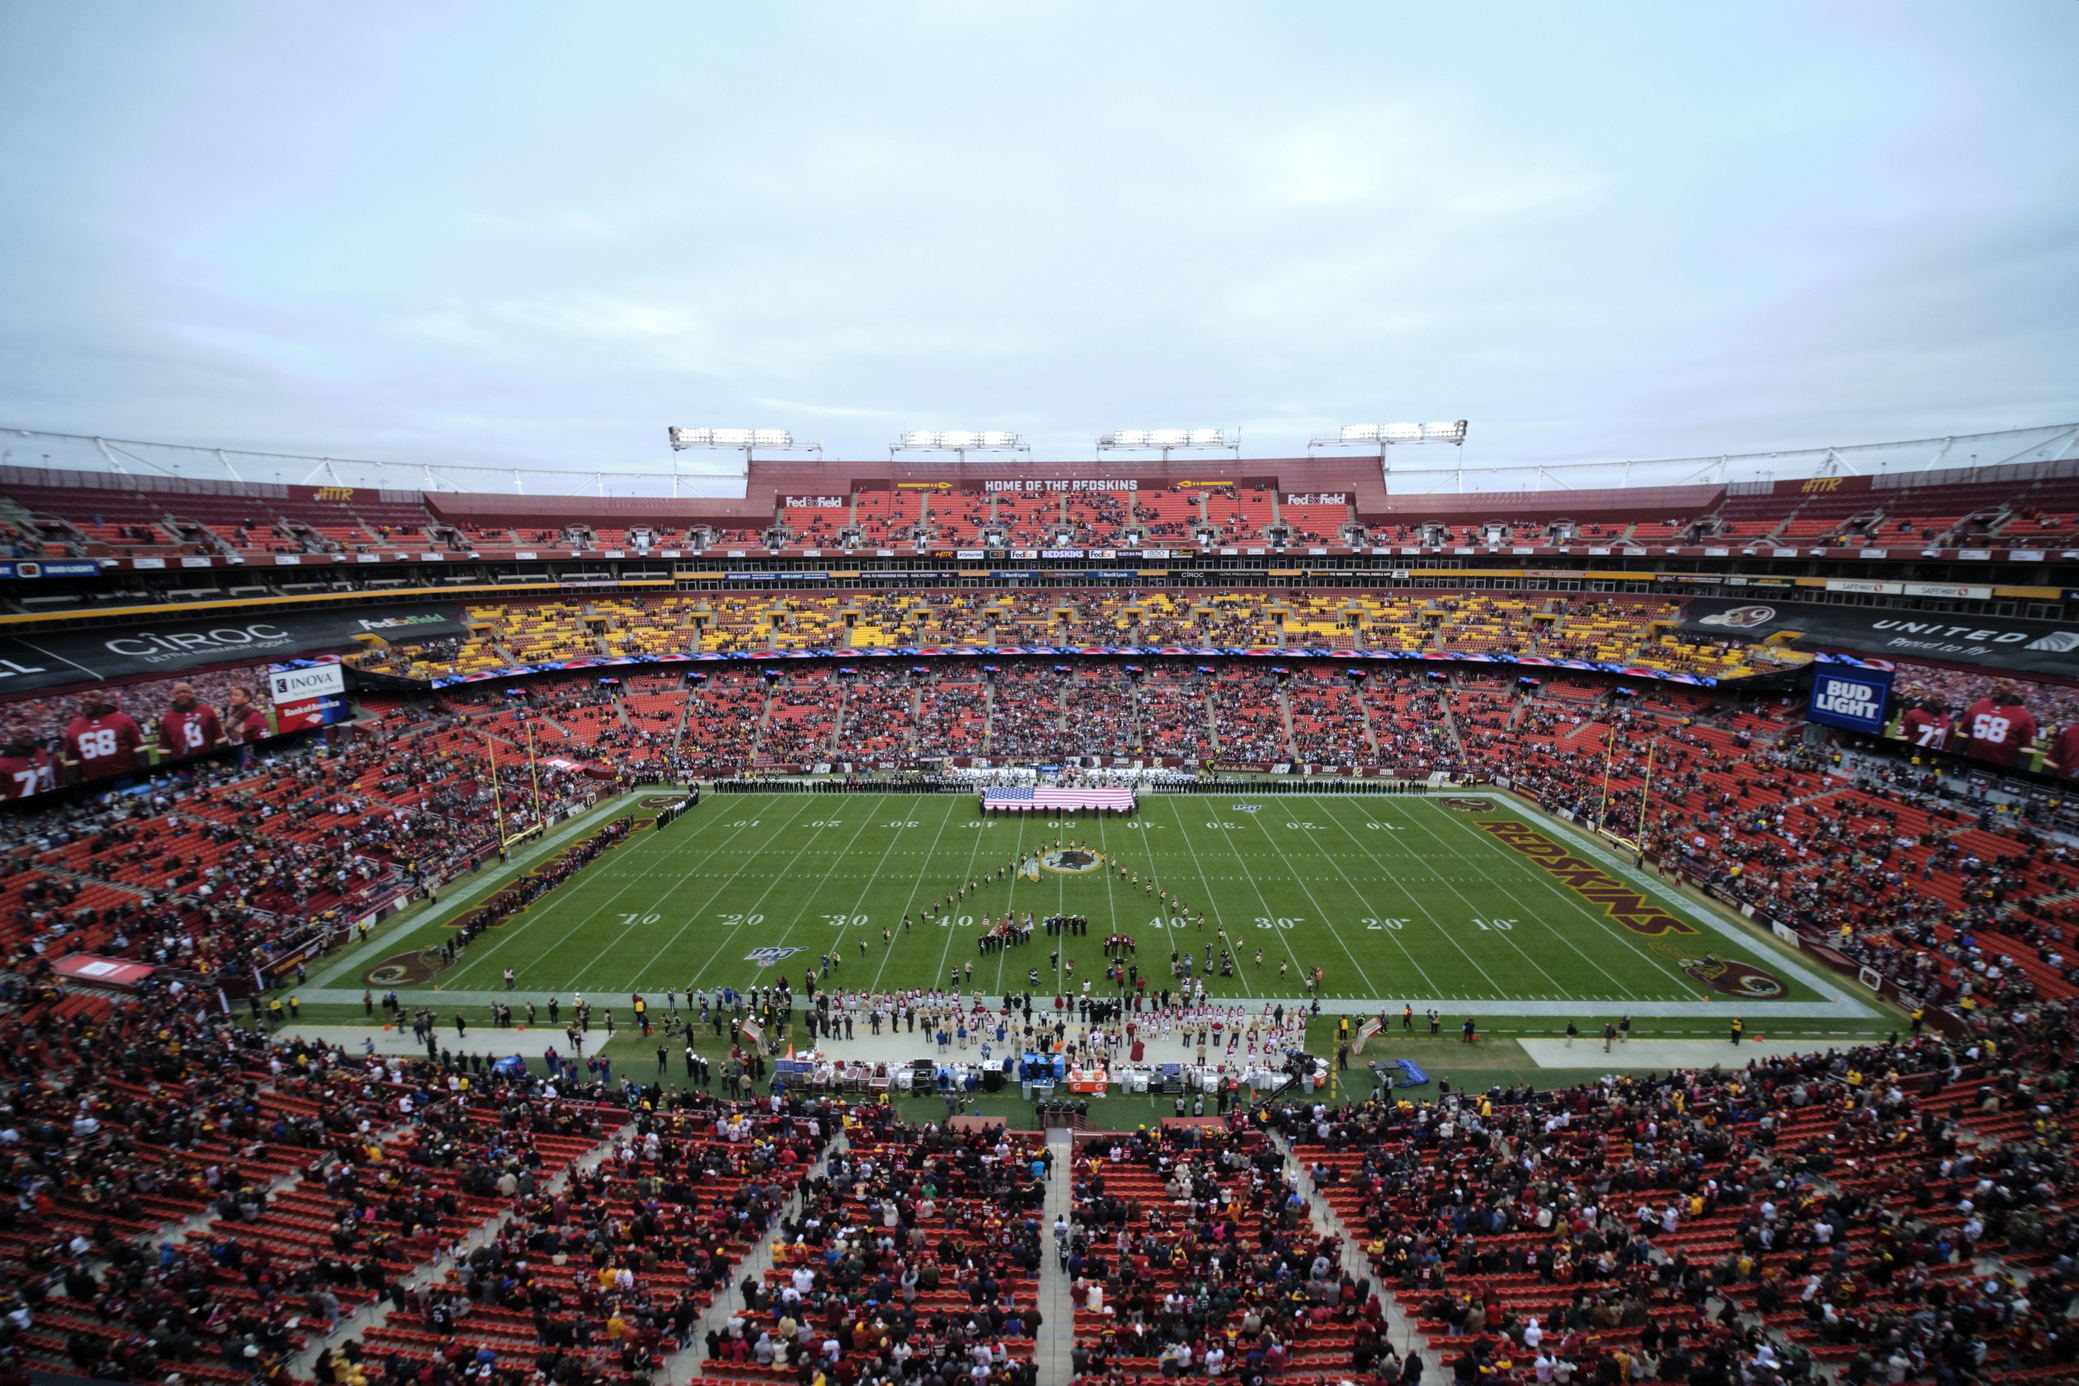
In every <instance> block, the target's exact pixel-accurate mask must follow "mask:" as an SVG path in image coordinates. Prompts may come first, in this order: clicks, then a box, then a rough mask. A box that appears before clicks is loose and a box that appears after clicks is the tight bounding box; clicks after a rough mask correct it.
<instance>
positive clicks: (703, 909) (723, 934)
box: [686, 794, 822, 989]
mask: <svg viewBox="0 0 2079 1386" xmlns="http://www.w3.org/2000/svg"><path fill="white" fill-rule="evenodd" d="M810 802H811V796H809V795H806V794H804V795H802V796H801V804H802V807H800V808H798V809H796V810H795V811H794V817H793V818H790V819H788V820H787V823H786V825H785V826H786V827H789V828H791V827H792V826H793V825H794V820H795V819H797V818H800V817H801V815H802V814H803V813H805V812H807V811H808V805H809V803H810ZM821 832H822V829H820V828H818V829H817V830H816V832H813V833H810V834H809V835H808V837H807V839H806V840H804V841H803V842H802V844H801V846H800V847H799V848H797V849H796V850H795V853H794V856H793V858H792V859H791V860H790V861H789V862H788V863H787V865H788V867H789V868H790V869H791V868H792V867H793V865H794V863H795V862H798V861H800V860H801V858H802V857H803V856H804V855H805V854H806V853H807V852H808V849H809V848H810V847H811V846H812V845H813V844H814V843H815V840H816V837H817V835H818V834H820V833H821ZM781 835H782V834H779V833H776V834H774V837H773V840H774V841H778V840H779V837H780V836H781ZM759 850H760V852H761V853H762V851H763V850H764V849H763V848H761V849H759ZM756 855H758V853H753V856H756ZM749 866H750V862H748V861H746V862H745V863H744V865H743V866H741V867H738V868H737V869H736V870H735V871H732V872H730V873H729V878H728V879H727V880H725V881H723V882H722V884H720V885H718V886H716V887H715V888H714V890H713V891H712V892H711V893H710V894H709V895H708V897H707V899H705V900H703V901H701V904H700V908H699V909H698V910H697V911H695V912H694V913H693V915H692V916H691V917H690V918H688V920H687V921H686V922H687V925H688V926H689V927H690V926H691V924H692V923H693V921H694V920H696V919H698V918H699V917H700V916H701V915H703V914H705V913H707V909H708V906H710V905H712V904H714V903H715V901H716V900H718V899H720V898H721V895H722V892H723V891H725V890H727V889H729V887H730V886H731V885H733V884H734V883H735V881H736V878H737V877H738V876H741V875H742V874H743V873H744V870H745V869H746V868H748V867H749ZM784 875H785V873H784V872H776V873H773V874H772V875H771V876H770V877H769V879H767V881H766V883H765V889H764V890H761V891H759V892H758V896H757V900H753V901H752V903H751V907H750V908H749V909H746V910H744V911H743V913H744V914H747V915H748V914H750V913H752V912H753V911H754V910H755V909H756V908H757V904H758V901H760V900H763V899H764V898H765V897H766V896H767V895H769V894H771V893H772V888H773V886H774V885H776V884H778V882H779V881H780V879H781V878H782V876H784ZM737 937H738V935H737V934H736V933H735V932H734V931H733V930H731V929H729V928H724V929H721V930H719V931H718V937H717V940H716V943H715V947H714V951H712V952H710V953H709V954H708V955H707V961H706V962H704V963H702V964H701V965H700V969H699V970H698V971H697V972H695V973H694V974H693V977H692V980H691V981H689V982H688V983H687V985H688V986H691V987H695V988H700V989H705V985H706V984H705V982H704V981H703V980H702V979H703V978H705V977H706V976H707V973H708V969H709V968H711V967H713V966H714V965H715V959H716V958H718V957H720V956H721V954H722V950H723V949H724V948H729V947H732V946H734V945H735V943H736V939H737Z"/></svg>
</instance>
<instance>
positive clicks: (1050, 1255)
mask: <svg viewBox="0 0 2079 1386" xmlns="http://www.w3.org/2000/svg"><path fill="white" fill-rule="evenodd" d="M1047 1147H1048V1149H1050V1150H1052V1151H1053V1152H1054V1169H1053V1172H1052V1173H1051V1174H1050V1175H1049V1176H1048V1178H1047V1201H1046V1203H1045V1204H1044V1205H1043V1207H1044V1209H1045V1211H1044V1212H1043V1213H1042V1214H1041V1226H1040V1274H1039V1311H1040V1331H1039V1337H1038V1338H1036V1339H1034V1341H1033V1345H1032V1350H1033V1365H1034V1367H1035V1368H1037V1370H1038V1374H1039V1386H1067V1384H1068V1382H1069V1380H1070V1379H1071V1378H1073V1377H1074V1376H1075V1371H1074V1364H1073V1363H1072V1362H1071V1360H1070V1358H1069V1351H1070V1349H1072V1348H1073V1347H1074V1346H1075V1337H1076V1314H1075V1306H1074V1305H1073V1304H1072V1303H1071V1302H1070V1299H1069V1290H1070V1288H1071V1285H1070V1281H1069V1277H1068V1267H1067V1266H1065V1265H1063V1264H1062V1257H1061V1255H1060V1253H1059V1252H1057V1251H1056V1250H1055V1248H1054V1220H1055V1219H1056V1218H1059V1217H1063V1216H1067V1215H1069V1214H1071V1213H1072V1212H1073V1211H1074V1208H1073V1202H1074V1200H1073V1197H1072V1190H1073V1189H1074V1187H1075V1184H1074V1179H1075V1172H1074V1171H1075V1163H1076V1159H1075V1138H1074V1136H1073V1134H1072V1133H1070V1132H1069V1131H1067V1130H1064V1129H1063V1128H1061V1127H1058V1126H1057V1127H1055V1128H1054V1129H1052V1130H1050V1131H1048V1132H1047ZM1069 1220H1070V1221H1071V1222H1073V1221H1074V1218H1073V1217H1070V1218H1069Z"/></svg>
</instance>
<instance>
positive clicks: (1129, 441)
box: [1097, 428, 1241, 461]
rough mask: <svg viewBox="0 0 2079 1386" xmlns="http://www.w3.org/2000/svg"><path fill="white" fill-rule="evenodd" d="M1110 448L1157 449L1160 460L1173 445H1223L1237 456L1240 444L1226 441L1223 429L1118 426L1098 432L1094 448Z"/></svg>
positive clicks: (1197, 446) (1166, 456) (1174, 446)
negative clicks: (1107, 431) (1102, 432)
mask: <svg viewBox="0 0 2079 1386" xmlns="http://www.w3.org/2000/svg"><path fill="white" fill-rule="evenodd" d="M1112 448H1154V449H1160V450H1161V452H1162V455H1163V460H1164V461H1168V460H1169V454H1170V452H1171V451H1172V450H1173V449H1176V448H1223V449H1227V450H1229V451H1232V452H1233V453H1234V454H1235V455H1236V456H1237V457H1239V456H1240V455H1241V444H1240V443H1239V442H1237V441H1233V440H1230V439H1229V438H1228V437H1227V434H1226V432H1225V430H1222V429H1218V428H1119V429H1114V430H1113V431H1112V432H1110V433H1105V434H1100V435H1099V436H1098V439H1097V450H1098V451H1099V452H1104V451H1107V450H1108V449H1112Z"/></svg>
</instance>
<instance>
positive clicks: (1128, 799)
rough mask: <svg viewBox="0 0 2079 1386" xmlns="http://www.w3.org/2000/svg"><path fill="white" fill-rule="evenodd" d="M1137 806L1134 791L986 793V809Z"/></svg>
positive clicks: (1026, 787)
mask: <svg viewBox="0 0 2079 1386" xmlns="http://www.w3.org/2000/svg"><path fill="white" fill-rule="evenodd" d="M1133 805H1134V793H1133V791H1132V790H1130V789H1035V788H1033V787H1032V786H1030V785H1023V786H1020V787H1019V788H1017V789H985V790H983V791H982V807H983V808H985V809H1021V808H1030V809H1084V808H1109V809H1131V808H1132V807H1133Z"/></svg>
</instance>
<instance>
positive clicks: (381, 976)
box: [361, 948, 446, 987]
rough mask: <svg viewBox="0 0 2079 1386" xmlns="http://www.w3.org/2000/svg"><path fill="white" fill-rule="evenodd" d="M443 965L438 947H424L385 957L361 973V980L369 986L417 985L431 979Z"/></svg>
mask: <svg viewBox="0 0 2079 1386" xmlns="http://www.w3.org/2000/svg"><path fill="white" fill-rule="evenodd" d="M445 966H446V964H445V963H443V962H442V961H441V957H440V950H439V949H438V948H425V949H421V950H419V951H417V952H413V953H399V954H398V955H397V956H396V957H394V958H385V959H384V960H383V961H382V962H379V963H377V964H376V965H375V966H374V967H371V968H369V969H368V971H366V972H364V973H362V974H361V981H362V983H363V984H364V985H367V986H371V987H409V986H417V985H418V984H419V983H420V982H430V981H432V980H433V978H434V977H435V976H436V975H438V974H439V973H440V971H441V969H442V968H443V967H445Z"/></svg>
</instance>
